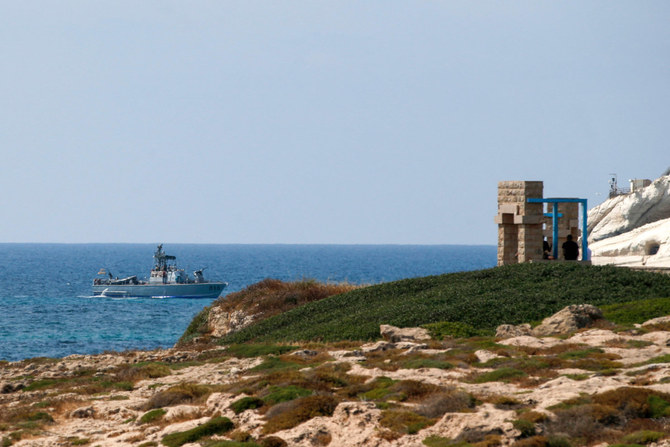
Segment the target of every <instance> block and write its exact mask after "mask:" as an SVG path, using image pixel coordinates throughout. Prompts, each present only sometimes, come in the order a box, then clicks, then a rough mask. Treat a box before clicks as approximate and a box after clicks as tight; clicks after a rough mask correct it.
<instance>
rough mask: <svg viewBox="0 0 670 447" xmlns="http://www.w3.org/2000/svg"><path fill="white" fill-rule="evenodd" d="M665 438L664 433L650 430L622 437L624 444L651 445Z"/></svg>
mask: <svg viewBox="0 0 670 447" xmlns="http://www.w3.org/2000/svg"><path fill="white" fill-rule="evenodd" d="M664 437H665V433H663V432H660V431H652V430H640V431H636V432H634V433H630V434H628V435H626V436H624V437H623V439H622V441H623V442H625V443H626V444H651V443H652V442H656V441H658V440H659V439H661V438H664Z"/></svg>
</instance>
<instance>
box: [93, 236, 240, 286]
mask: <svg viewBox="0 0 670 447" xmlns="http://www.w3.org/2000/svg"><path fill="white" fill-rule="evenodd" d="M154 260H155V265H154V267H153V268H152V269H151V275H150V276H149V279H148V280H139V279H137V276H128V277H126V278H114V276H113V275H112V274H111V272H108V271H106V270H105V269H104V268H102V269H100V271H98V275H99V276H98V277H97V278H95V279H94V280H93V295H94V296H101V297H110V298H136V297H138V298H217V297H218V296H219V295H221V292H222V291H223V289H224V288H225V287H226V286H227V285H228V283H225V282H210V281H208V280H206V279H205V278H204V276H203V274H202V272H203V270H204V269H200V270H196V271H195V272H193V276H194V277H193V278H190V277H189V276H188V274H187V273H185V272H184V269H180V268H177V265H176V257H175V256H171V255H167V254H165V252H164V251H163V244H160V245H159V246H158V249H157V250H156V252H155V253H154Z"/></svg>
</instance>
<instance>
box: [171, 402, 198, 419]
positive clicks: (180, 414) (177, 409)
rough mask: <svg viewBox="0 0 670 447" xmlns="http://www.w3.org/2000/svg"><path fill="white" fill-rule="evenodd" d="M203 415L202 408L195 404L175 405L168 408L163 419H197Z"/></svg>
mask: <svg viewBox="0 0 670 447" xmlns="http://www.w3.org/2000/svg"><path fill="white" fill-rule="evenodd" d="M200 416H202V408H200V407H198V406H195V405H175V406H174V407H170V408H168V410H167V413H166V414H165V416H163V420H165V421H166V422H177V421H185V420H189V419H197V418H199V417H200Z"/></svg>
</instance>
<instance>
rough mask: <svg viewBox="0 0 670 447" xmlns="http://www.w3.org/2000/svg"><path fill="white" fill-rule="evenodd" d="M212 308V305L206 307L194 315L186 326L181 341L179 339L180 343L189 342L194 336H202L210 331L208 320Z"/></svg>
mask: <svg viewBox="0 0 670 447" xmlns="http://www.w3.org/2000/svg"><path fill="white" fill-rule="evenodd" d="M210 310H211V307H205V308H204V309H202V310H201V311H200V312H198V314H197V315H196V316H195V317H193V319H192V320H191V323H190V324H189V325H188V327H187V328H186V331H184V334H183V335H182V336H181V338H180V339H179V341H177V344H178V345H181V344H185V343H189V342H190V341H192V340H193V339H194V338H197V337H200V336H202V335H204V334H206V333H207V332H208V330H209V328H208V324H207V320H208V318H209V312H210Z"/></svg>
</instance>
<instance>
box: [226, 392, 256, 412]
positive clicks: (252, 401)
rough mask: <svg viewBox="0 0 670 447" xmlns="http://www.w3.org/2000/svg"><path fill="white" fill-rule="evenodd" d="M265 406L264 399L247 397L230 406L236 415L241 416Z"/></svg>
mask: <svg viewBox="0 0 670 447" xmlns="http://www.w3.org/2000/svg"><path fill="white" fill-rule="evenodd" d="M264 404H265V403H264V402H263V399H259V398H257V397H251V396H247V397H243V398H242V399H238V400H236V401H235V402H233V403H232V404H230V409H231V410H233V411H234V412H235V414H240V413H242V412H243V411H246V410H253V409H256V408H260V407H262V406H263V405H264Z"/></svg>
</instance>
